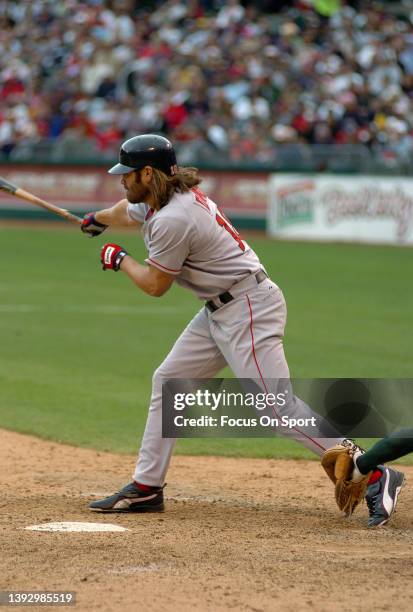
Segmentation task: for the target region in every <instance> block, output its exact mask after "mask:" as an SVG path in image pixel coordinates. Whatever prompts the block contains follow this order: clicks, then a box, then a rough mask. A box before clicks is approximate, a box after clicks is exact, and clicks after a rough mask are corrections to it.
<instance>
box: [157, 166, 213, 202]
mask: <svg viewBox="0 0 413 612" xmlns="http://www.w3.org/2000/svg"><path fill="white" fill-rule="evenodd" d="M201 180H202V179H201V178H200V177H199V175H198V168H191V167H178V171H177V172H176V173H175V174H173V175H172V176H167V175H166V174H165V173H164V172H162V171H161V170H158V169H157V168H153V174H152V180H151V182H150V183H149V185H148V190H149V191H150V194H151V196H152V198H153V200H154V202H156V204H157V206H159V208H163V207H164V206H165V205H166V204H168V202H169V200H170V199H171V198H172V196H173V194H174V193H175V192H178V193H185V192H187V191H189V190H190V189H192V187H196V186H197V185H199V184H200V182H201Z"/></svg>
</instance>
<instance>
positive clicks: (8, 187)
mask: <svg viewBox="0 0 413 612" xmlns="http://www.w3.org/2000/svg"><path fill="white" fill-rule="evenodd" d="M0 189H1V190H2V191H6V192H7V193H11V194H12V195H14V196H16V198H20V199H21V200H26V202H30V203H31V204H35V205H36V206H41V207H42V208H45V209H46V210H50V212H52V213H55V214H56V215H59V217H63V218H64V219H66V220H67V221H71V223H76V224H77V225H80V224H81V223H82V221H83V219H81V218H80V217H77V216H76V215H72V213H70V212H69V211H68V210H66V209H65V208H59V206H55V205H54V204H50V202H46V201H45V200H42V199H41V198H38V197H37V196H35V195H33V194H32V193H30V192H29V191H25V190H24V189H20V187H16V186H15V185H13V184H12V183H9V181H6V179H4V178H1V177H0Z"/></svg>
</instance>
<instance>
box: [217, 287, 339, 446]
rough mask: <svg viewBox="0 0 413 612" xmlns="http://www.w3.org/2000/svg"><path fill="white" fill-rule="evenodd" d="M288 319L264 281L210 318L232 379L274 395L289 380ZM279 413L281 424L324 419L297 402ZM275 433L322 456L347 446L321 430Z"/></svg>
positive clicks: (274, 289) (277, 292)
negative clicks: (287, 419)
mask: <svg viewBox="0 0 413 612" xmlns="http://www.w3.org/2000/svg"><path fill="white" fill-rule="evenodd" d="M286 314H287V310H286V305H285V300H284V297H283V294H282V292H281V290H280V289H279V288H278V287H277V286H276V285H274V283H272V282H271V281H270V280H266V281H263V282H262V283H260V284H259V285H258V287H257V288H256V289H254V290H253V291H250V292H248V294H245V295H244V296H241V297H239V298H237V299H236V300H235V302H234V303H231V304H228V305H227V306H226V307H224V308H223V309H219V310H217V311H215V312H214V313H211V314H210V315H209V316H210V320H211V330H212V333H213V336H214V338H215V340H216V343H217V344H218V346H219V347H220V349H221V351H222V353H223V355H224V356H225V358H226V360H227V362H228V365H229V366H230V368H231V369H232V371H233V372H234V374H235V375H236V376H237V378H250V379H255V380H257V381H259V380H260V381H261V385H262V389H263V391H265V392H267V393H270V392H274V391H275V392H276V389H274V388H273V387H271V385H276V384H277V379H289V376H290V374H289V369H288V365H287V361H286V359H285V355H284V347H283V335H284V326H285V322H286ZM271 380H272V381H273V383H271ZM276 410H277V417H279V418H280V420H281V418H282V416H288V417H290V418H295V419H311V418H314V419H315V422H318V423H320V419H321V417H320V415H317V414H316V413H314V412H313V411H312V410H311V408H310V407H309V406H307V404H305V403H304V402H303V401H302V400H300V399H299V398H297V397H296V396H293V398H292V400H291V401H289V402H287V404H286V405H285V407H284V408H283V407H278V406H277V407H276ZM308 422H309V421H308ZM313 422H314V421H313ZM276 433H281V434H283V435H288V436H289V437H292V438H294V439H295V440H297V442H300V443H301V444H303V445H304V446H306V447H307V448H309V449H310V450H311V451H313V452H315V453H317V454H318V455H320V456H321V455H322V454H323V453H324V451H325V450H326V449H327V448H329V447H331V446H334V445H335V444H339V443H340V442H341V441H342V440H343V438H342V437H338V436H339V434H337V437H329V438H326V437H325V434H324V435H323V434H322V433H321V432H320V430H319V429H318V427H317V426H315V427H313V426H310V427H308V426H307V427H306V428H300V427H294V428H292V429H288V428H287V427H279V428H278V429H277V431H276ZM335 434H336V432H334V433H332V435H333V436H335Z"/></svg>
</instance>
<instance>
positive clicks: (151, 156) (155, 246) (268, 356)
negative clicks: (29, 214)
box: [81, 134, 358, 512]
mask: <svg viewBox="0 0 413 612" xmlns="http://www.w3.org/2000/svg"><path fill="white" fill-rule="evenodd" d="M109 173H110V174H114V175H120V176H121V177H122V178H121V182H122V185H123V187H124V189H125V192H126V198H125V199H123V200H121V201H120V202H118V203H117V204H115V205H114V206H113V207H112V208H109V209H105V210H100V211H98V212H96V213H89V214H87V215H86V216H85V218H84V220H83V223H82V225H81V229H82V231H83V232H85V233H86V234H89V235H90V236H97V235H99V234H101V233H102V232H103V231H104V230H105V229H106V228H107V227H108V226H117V227H119V226H128V227H130V226H135V227H136V228H141V232H142V234H143V239H144V242H145V245H146V247H147V250H148V257H147V259H146V260H145V263H146V264H147V265H142V264H140V263H138V262H137V261H135V260H134V259H133V258H132V257H131V256H130V255H129V254H128V253H127V252H126V251H125V249H123V248H122V247H121V246H119V245H117V244H113V243H108V244H105V245H104V246H103V248H102V251H101V263H102V267H103V269H104V270H113V271H115V272H117V271H119V270H121V271H122V272H123V273H124V274H126V275H127V276H128V277H129V278H130V279H131V281H132V282H133V283H134V284H135V285H136V286H137V287H138V288H139V289H140V290H142V291H144V292H145V293H147V294H149V295H151V296H154V297H160V296H162V295H163V294H164V293H166V291H168V289H169V288H170V287H171V285H172V283H173V282H174V281H175V282H176V283H178V284H179V285H181V286H182V287H184V288H185V289H188V290H190V291H192V292H194V293H195V295H196V296H197V297H198V298H200V299H201V300H202V301H204V302H205V304H204V305H203V307H202V308H201V310H200V311H199V312H198V314H197V315H196V316H195V317H194V318H193V319H192V321H191V322H190V323H189V324H188V326H187V327H186V329H185V330H184V331H183V332H182V334H181V335H180V337H179V338H178V339H177V341H176V342H175V344H174V346H173V347H172V349H171V351H170V353H169V354H168V355H167V357H166V358H165V360H164V361H163V363H162V364H161V365H160V366H159V367H158V369H157V370H156V371H155V373H154V375H153V382H152V395H151V399H150V405H149V412H148V418H147V422H146V427H145V432H144V435H143V439H142V443H141V448H140V451H139V457H138V460H137V463H136V468H135V472H134V474H133V480H132V482H130V483H129V484H127V485H126V486H125V487H124V488H122V489H121V490H120V491H118V492H117V493H115V494H114V495H111V496H109V497H106V498H105V499H101V500H98V501H94V502H92V503H91V504H90V509H91V510H98V511H103V512H160V511H163V509H164V497H163V487H164V482H165V476H166V472H167V470H168V466H169V462H170V459H171V455H172V451H173V448H174V445H175V440H174V439H171V438H162V383H163V382H164V381H167V380H169V379H174V378H188V379H191V378H212V377H214V376H215V375H216V374H217V373H218V372H219V371H220V370H221V369H222V368H223V367H224V366H226V365H227V364H228V365H229V367H230V368H231V369H232V371H233V373H234V374H235V376H236V377H237V378H250V379H258V380H261V382H262V386H263V388H264V389H265V390H267V386H266V381H268V380H270V379H288V378H289V370H288V365H287V362H286V359H285V355H284V349H283V335H284V327H285V323H286V304H285V300H284V297H283V294H282V291H281V289H280V288H279V287H278V286H277V285H276V284H275V283H274V282H273V281H272V280H271V279H270V278H269V277H268V275H267V273H266V271H265V269H264V267H263V266H262V264H261V262H260V260H259V258H258V256H257V254H256V253H255V252H254V251H253V250H252V248H251V247H250V246H249V245H248V244H247V242H245V241H244V240H243V239H242V238H241V236H240V235H239V233H238V232H237V231H236V229H235V228H234V227H233V226H232V225H231V224H230V223H229V221H228V220H227V219H226V218H225V216H224V215H223V213H222V212H221V211H220V210H219V208H218V207H217V205H216V204H215V202H213V201H212V200H211V199H210V198H208V196H207V195H205V194H204V193H203V192H202V191H201V189H200V187H199V184H200V182H201V179H200V178H199V176H198V171H197V170H196V169H195V168H186V167H178V165H177V160H176V156H175V151H174V149H173V146H172V144H171V143H170V142H169V140H167V139H166V138H163V137H162V136H158V135H154V134H143V135H140V136H135V137H134V138H130V139H129V140H127V141H126V142H124V143H123V144H122V146H121V149H120V154H119V163H118V164H116V165H115V166H114V167H113V168H111V169H110V170H109ZM287 405H288V410H289V414H288V416H290V417H291V418H297V419H299V418H304V419H305V418H308V419H310V418H316V417H318V419H319V415H316V414H315V413H314V412H313V411H312V410H311V409H310V408H309V406H307V405H306V404H305V403H304V402H302V401H301V400H299V399H298V398H295V397H294V401H292V402H289V403H288V404H287ZM288 433H289V435H291V436H292V437H293V438H295V439H296V440H297V441H298V442H300V443H302V444H304V445H305V446H306V447H307V448H309V449H310V450H312V451H313V452H315V453H317V454H318V455H319V456H322V455H323V454H324V452H325V451H326V449H329V448H331V447H332V446H336V445H343V446H344V447H351V448H352V450H353V451H356V450H357V449H358V447H356V445H354V443H353V442H351V441H349V440H345V439H344V438H342V437H339V436H337V437H330V438H326V437H323V434H322V433H321V432H319V431H317V428H314V436H310V435H308V433H306V432H304V431H301V430H300V429H299V428H294V429H288ZM324 436H325V434H324Z"/></svg>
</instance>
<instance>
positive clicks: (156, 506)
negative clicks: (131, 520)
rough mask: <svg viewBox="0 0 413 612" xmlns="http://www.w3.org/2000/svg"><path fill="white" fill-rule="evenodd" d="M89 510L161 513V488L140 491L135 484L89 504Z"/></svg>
mask: <svg viewBox="0 0 413 612" xmlns="http://www.w3.org/2000/svg"><path fill="white" fill-rule="evenodd" d="M89 509H90V510H97V511H100V512H163V511H164V503H163V487H153V488H151V490H150V491H142V489H140V488H139V485H137V484H136V483H135V482H130V483H129V484H127V485H126V486H125V487H123V489H121V490H120V491H118V493H115V494H114V495H109V497H105V498H104V499H99V500H97V501H94V502H91V503H90V504H89Z"/></svg>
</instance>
